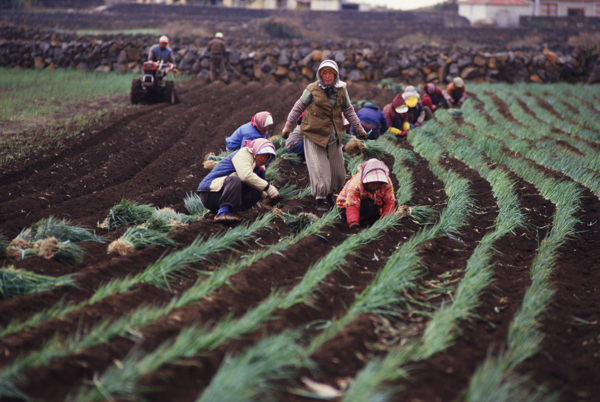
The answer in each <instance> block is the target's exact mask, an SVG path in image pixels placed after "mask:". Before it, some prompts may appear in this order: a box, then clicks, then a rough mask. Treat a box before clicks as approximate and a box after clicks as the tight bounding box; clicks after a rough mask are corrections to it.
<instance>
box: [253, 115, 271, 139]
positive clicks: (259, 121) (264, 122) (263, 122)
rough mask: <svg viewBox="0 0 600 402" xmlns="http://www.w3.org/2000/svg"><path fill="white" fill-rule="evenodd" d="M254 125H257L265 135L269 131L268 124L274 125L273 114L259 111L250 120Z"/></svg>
mask: <svg viewBox="0 0 600 402" xmlns="http://www.w3.org/2000/svg"><path fill="white" fill-rule="evenodd" d="M250 123H252V126H253V127H256V129H257V130H258V131H260V132H261V133H262V135H265V134H266V133H267V126H271V125H273V116H271V113H269V112H258V113H256V114H255V115H254V116H252V119H251V120H250Z"/></svg>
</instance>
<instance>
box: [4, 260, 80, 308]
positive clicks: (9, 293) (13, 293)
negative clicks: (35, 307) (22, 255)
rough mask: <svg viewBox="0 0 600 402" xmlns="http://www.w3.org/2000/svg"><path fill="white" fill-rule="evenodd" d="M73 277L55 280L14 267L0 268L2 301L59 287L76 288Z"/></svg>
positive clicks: (66, 276) (67, 276)
mask: <svg viewBox="0 0 600 402" xmlns="http://www.w3.org/2000/svg"><path fill="white" fill-rule="evenodd" d="M72 276H73V275H65V276H61V277H58V278H54V277H51V276H46V275H39V274H36V273H33V272H29V271H26V270H23V269H16V268H15V267H14V266H9V267H2V268H0V300H6V299H12V298H14V297H18V296H21V295H27V294H31V293H36V292H43V291H46V290H50V289H52V288H54V287H57V286H66V285H68V286H75V282H74V281H73V279H72Z"/></svg>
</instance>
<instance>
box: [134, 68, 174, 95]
mask: <svg viewBox="0 0 600 402" xmlns="http://www.w3.org/2000/svg"><path fill="white" fill-rule="evenodd" d="M172 71H175V69H174V65H173V64H171V63H167V62H164V61H163V60H161V61H158V62H156V61H146V62H144V64H143V66H142V77H141V78H134V79H133V81H131V103H132V104H134V105H136V104H138V103H155V102H169V103H170V104H172V105H174V104H176V103H178V102H179V97H178V96H177V92H175V81H170V80H167V79H166V77H167V75H168V74H169V73H171V72H172Z"/></svg>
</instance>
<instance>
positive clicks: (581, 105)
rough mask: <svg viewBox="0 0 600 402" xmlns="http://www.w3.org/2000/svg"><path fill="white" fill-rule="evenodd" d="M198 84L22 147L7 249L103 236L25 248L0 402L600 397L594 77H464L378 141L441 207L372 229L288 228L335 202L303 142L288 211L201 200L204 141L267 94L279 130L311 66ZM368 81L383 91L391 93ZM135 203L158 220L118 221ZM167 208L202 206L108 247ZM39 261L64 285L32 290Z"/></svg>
mask: <svg viewBox="0 0 600 402" xmlns="http://www.w3.org/2000/svg"><path fill="white" fill-rule="evenodd" d="M178 85H179V86H178V89H179V94H180V98H181V103H180V104H177V105H173V106H171V105H167V104H155V105H147V106H139V107H137V106H136V107H127V108H125V107H124V110H123V111H122V112H121V113H119V114H117V115H111V118H110V120H108V121H103V122H101V123H100V124H99V125H98V127H96V130H94V131H88V132H87V134H86V135H82V136H76V137H74V138H71V139H69V140H66V141H64V142H63V143H61V144H60V146H59V147H56V148H55V149H53V152H49V153H46V154H45V155H44V156H40V157H39V158H28V159H24V160H20V161H17V162H14V163H11V164H8V165H6V166H2V168H1V173H0V234H1V235H2V236H3V238H4V240H3V245H4V247H6V244H7V243H8V241H10V240H12V239H14V238H15V237H17V236H21V237H23V236H25V235H27V234H28V233H29V234H31V233H33V232H35V231H36V230H37V231H38V232H41V230H40V228H41V227H42V225H41V224H39V222H40V220H44V219H48V218H49V217H54V218H56V219H57V220H63V219H64V220H68V222H69V223H70V224H72V225H77V226H80V227H83V228H87V229H89V232H90V233H93V234H95V235H97V236H101V237H102V238H101V239H100V238H98V237H94V236H90V237H88V238H87V239H86V240H85V241H81V242H80V243H79V244H78V245H79V246H80V248H81V250H83V252H84V254H82V255H81V256H80V259H79V260H78V261H77V262H75V263H71V264H68V263H65V261H64V260H63V261H62V262H61V261H59V259H58V258H53V259H46V258H44V257H42V256H28V257H27V258H20V257H14V256H13V257H11V258H6V259H5V261H4V264H3V268H4V269H3V277H2V278H3V285H2V289H1V291H2V297H3V298H4V299H3V300H0V399H2V400H24V399H28V398H31V399H33V400H44V401H63V400H69V401H71V400H73V401H92V400H144V399H145V400H150V401H165V400H177V401H196V400H202V401H226V400H232V401H233V400H235V401H240V400H269V398H270V399H272V400H281V401H307V400H322V399H333V400H345V401H369V400H402V401H450V400H469V401H481V400H493V401H502V400H504V401H509V400H510V401H514V400H538V399H544V400H546V399H547V400H559V401H574V400H578V401H593V400H598V395H599V394H600V385H599V383H598V381H597V378H598V376H599V375H600V324H599V323H600V310H599V309H598V306H599V305H600V256H599V251H598V250H600V134H599V133H600V118H599V117H598V116H599V115H600V113H599V110H598V108H597V105H598V104H600V96H599V92H598V87H597V86H584V85H566V84H553V85H531V84H529V85H526V84H518V85H507V84H506V85H505V84H467V85H468V86H467V89H468V94H469V98H468V100H467V102H466V103H465V105H464V106H463V108H462V109H461V110H460V112H456V111H454V112H452V113H450V112H448V111H446V110H440V111H438V112H437V113H436V115H435V119H434V120H432V121H429V122H427V123H426V124H425V125H424V126H422V127H420V128H418V129H416V130H414V131H412V132H411V133H410V134H409V136H408V140H407V141H405V142H397V141H395V140H393V139H389V138H384V137H382V138H380V139H379V140H377V141H376V143H377V144H376V145H374V146H373V147H372V149H371V152H375V151H378V152H381V151H382V150H385V151H386V152H385V154H382V156H381V157H382V158H383V160H384V161H385V162H386V163H387V164H388V166H389V167H390V170H391V171H392V180H393V183H394V187H395V190H396V191H397V198H398V199H399V201H400V204H406V205H410V206H428V207H430V208H432V209H433V210H435V212H436V213H435V215H434V217H433V219H432V220H431V221H430V222H429V223H427V224H419V223H418V222H416V221H415V220H413V219H410V218H400V217H399V216H392V217H388V218H386V219H382V220H380V221H379V222H377V223H376V224H375V225H374V226H372V227H370V228H364V229H362V230H360V231H358V232H351V231H350V230H349V229H348V228H347V225H346V224H345V222H343V221H341V220H340V219H339V217H338V216H337V214H336V213H335V211H332V212H330V213H327V214H323V215H322V216H319V219H318V220H316V221H314V222H313V223H312V225H310V226H307V227H305V228H304V229H300V230H296V229H294V228H293V227H291V226H288V224H287V223H286V221H287V219H289V217H290V216H293V215H299V214H300V213H301V212H315V209H314V202H313V198H312V197H311V196H310V195H308V196H307V195H306V194H305V193H303V192H302V190H303V189H305V188H306V187H307V185H308V174H307V171H306V165H304V164H301V163H300V164H297V163H294V161H293V160H290V159H286V158H280V161H279V162H278V163H277V164H276V165H271V166H269V167H268V168H267V172H268V174H270V175H271V177H272V178H273V180H274V181H276V182H277V184H278V187H279V188H283V187H285V186H287V188H288V190H289V196H288V197H287V199H286V200H284V201H282V202H281V203H280V204H279V205H278V206H277V207H278V209H279V211H278V210H277V209H274V208H272V207H271V206H269V205H264V204H263V205H261V206H259V207H257V208H254V209H251V210H249V211H246V212H243V213H242V216H243V218H244V221H243V222H242V223H241V224H239V225H233V226H224V225H223V224H219V223H216V222H214V221H213V220H212V217H211V216H210V215H205V216H204V217H202V212H201V211H199V210H198V209H197V208H195V206H196V207H197V205H194V203H193V201H194V198H193V194H194V192H195V189H196V187H197V185H198V183H199V182H200V180H201V179H202V178H203V177H204V175H205V174H206V173H207V170H206V169H205V168H204V166H203V162H204V157H205V155H206V154H207V153H209V152H214V153H216V154H218V153H219V152H220V151H221V150H223V149H224V148H225V146H224V139H225V137H226V136H228V135H229V134H230V133H232V132H233V131H234V130H235V129H236V128H237V127H239V126H240V125H241V124H243V123H246V122H248V121H249V120H250V118H251V116H252V115H253V114H254V113H256V112H258V111H261V110H267V111H270V112H271V113H272V114H273V118H274V121H275V130H274V131H275V132H276V133H277V132H280V131H281V129H282V128H283V124H284V120H285V118H286V116H287V113H288V112H289V110H290V108H291V107H292V105H293V103H294V102H295V101H296V100H297V99H298V97H299V96H300V94H301V92H302V90H303V89H304V85H302V84H300V83H284V84H277V83H275V82H270V81H266V82H264V83H258V82H249V83H247V84H242V83H240V82H235V81H234V82H232V83H231V84H230V85H225V84H223V83H220V82H216V83H212V84H205V83H203V82H199V81H193V80H192V81H187V82H182V83H178ZM349 94H350V96H351V98H352V99H353V100H369V101H371V102H374V103H376V104H377V105H379V106H380V107H383V106H384V105H385V104H386V103H388V102H390V101H391V99H392V98H393V96H394V94H393V93H392V92H389V91H387V90H385V89H382V88H380V87H379V86H377V85H375V84H358V83H349ZM124 106H125V105H124ZM349 161H350V162H349V166H350V170H351V169H352V166H355V165H356V163H357V162H358V160H357V159H349ZM292 186H293V187H292ZM128 202H131V203H133V205H137V206H138V207H139V206H146V207H147V208H145V209H144V208H140V210H142V209H144V211H145V212H146V215H145V218H140V217H139V216H138V217H137V218H136V219H133V218H132V219H131V220H130V221H128V222H117V223H114V221H113V225H110V224H109V225H108V229H111V230H108V229H107V228H106V227H105V226H101V224H102V223H103V222H105V219H106V218H107V217H109V215H110V214H111V211H112V212H114V211H115V210H116V207H117V206H119V205H121V206H122V205H126V204H127V203H128ZM130 205H131V204H130ZM149 206H150V207H149ZM166 207H169V208H172V209H173V210H174V211H175V212H177V213H179V215H177V216H176V219H172V220H175V221H178V222H179V221H183V222H184V223H185V224H179V225H176V226H173V227H171V228H170V232H169V234H168V239H170V240H171V241H172V242H165V245H151V246H148V247H143V248H142V247H140V248H139V249H137V250H135V251H133V252H132V253H130V254H127V255H120V254H119V253H116V252H111V253H108V247H109V244H111V242H113V241H115V240H118V239H119V238H120V237H121V236H123V235H125V234H126V232H127V230H128V228H130V227H135V226H136V225H137V224H140V223H144V222H149V221H150V216H151V215H153V214H154V212H152V211H155V210H157V209H159V208H166ZM155 208H156V209H155ZM148 211H150V212H149V214H148ZM172 217H173V216H171V218H172ZM110 222H111V221H110V220H109V223H110ZM288 222H289V221H288ZM36 223H38V224H37V225H36ZM27 228H30V229H31V230H30V231H29V232H23V231H24V229H27ZM26 254H27V253H26V252H25V251H23V253H21V255H20V256H21V257H24V256H25V255H26ZM66 262H73V261H66ZM15 269H17V270H18V271H15ZM27 272H30V273H35V274H38V275H42V276H43V278H45V279H44V280H43V282H44V283H45V284H46V285H47V286H46V287H45V288H44V291H40V292H33V293H29V294H20V293H26V291H25V290H23V288H21V287H20V286H22V285H19V284H20V283H22V282H19V280H22V281H23V282H24V281H25V280H26V279H27V277H28V275H27V274H26V273H27ZM48 277H52V278H58V279H59V281H58V282H57V283H53V282H52V281H51V280H50V279H49V278H48ZM9 281H13V282H14V283H15V284H17V285H15V287H14V289H12V288H11V289H9V288H8V285H7V284H8V283H9ZM11 283H12V282H11ZM48 284H50V285H49V286H48Z"/></svg>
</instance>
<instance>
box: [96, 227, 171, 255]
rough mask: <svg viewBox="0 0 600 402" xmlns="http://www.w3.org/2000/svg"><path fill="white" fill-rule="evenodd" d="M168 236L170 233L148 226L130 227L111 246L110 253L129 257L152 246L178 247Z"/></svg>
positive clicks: (109, 247)
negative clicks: (136, 251) (134, 252)
mask: <svg viewBox="0 0 600 402" xmlns="http://www.w3.org/2000/svg"><path fill="white" fill-rule="evenodd" d="M167 234H168V232H162V231H160V230H158V229H153V228H151V227H149V226H147V225H139V226H134V227H130V228H128V229H127V230H126V231H125V233H123V236H121V237H119V238H118V239H117V240H115V241H113V242H112V243H110V244H109V246H108V253H109V254H110V253H119V254H120V255H128V254H130V253H132V252H133V251H134V250H140V249H143V248H145V247H148V246H152V245H160V246H175V245H177V243H175V242H174V241H173V240H171V239H169V238H168V237H167Z"/></svg>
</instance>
